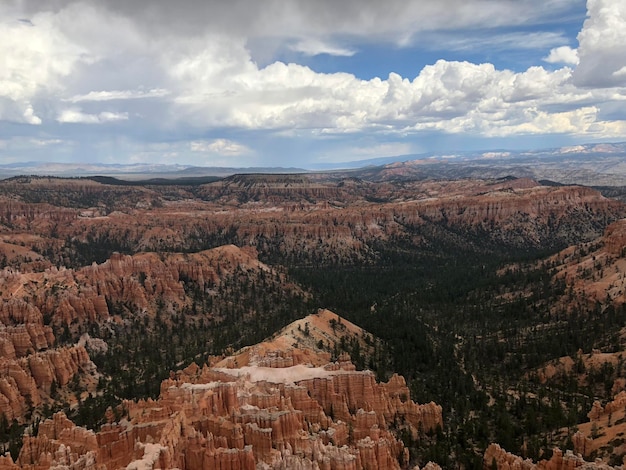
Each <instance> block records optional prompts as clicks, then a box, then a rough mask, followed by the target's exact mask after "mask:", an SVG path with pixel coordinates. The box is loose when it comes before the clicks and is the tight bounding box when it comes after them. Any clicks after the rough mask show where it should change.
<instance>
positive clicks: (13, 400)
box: [0, 297, 97, 422]
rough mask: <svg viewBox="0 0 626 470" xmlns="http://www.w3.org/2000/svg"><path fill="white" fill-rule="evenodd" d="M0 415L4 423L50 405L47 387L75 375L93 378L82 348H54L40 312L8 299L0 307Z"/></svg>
mask: <svg viewBox="0 0 626 470" xmlns="http://www.w3.org/2000/svg"><path fill="white" fill-rule="evenodd" d="M0 351H1V355H0V413H1V414H4V416H5V418H6V419H7V421H9V422H11V421H12V420H13V419H16V420H18V421H19V422H21V421H22V420H23V418H24V416H25V415H26V414H27V413H28V412H30V411H32V409H33V408H37V407H39V406H40V405H41V404H42V403H50V401H51V397H50V392H51V387H52V384H53V383H54V384H55V385H56V386H60V387H63V386H65V385H67V384H68V383H69V382H70V381H71V380H72V379H73V378H74V377H75V376H76V375H77V374H80V375H82V376H90V377H96V375H97V373H96V369H95V365H94V364H93V363H92V362H91V360H90V358H89V355H88V353H87V351H86V349H85V348H84V346H79V345H71V346H63V347H55V338H54V334H53V332H52V329H51V327H50V326H48V325H44V324H43V315H42V313H41V311H40V310H39V309H38V308H37V307H35V306H33V305H32V304H31V303H27V302H26V301H25V300H24V299H20V298H17V297H11V298H9V299H6V300H4V301H3V303H2V305H1V306H0Z"/></svg>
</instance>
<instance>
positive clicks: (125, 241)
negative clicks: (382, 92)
mask: <svg viewBox="0 0 626 470" xmlns="http://www.w3.org/2000/svg"><path fill="white" fill-rule="evenodd" d="M10 190H13V191H15V192H16V194H17V195H19V196H17V195H16V196H14V197H9V196H1V195H0V202H2V203H3V207H4V210H2V211H0V242H4V244H0V258H2V256H5V258H6V263H7V265H9V266H12V267H18V268H20V270H21V271H22V272H26V271H38V270H42V269H45V267H50V266H52V265H57V266H58V265H59V264H63V265H65V266H70V265H71V266H75V267H77V263H81V262H82V263H85V264H89V263H90V262H91V261H89V260H88V258H89V257H90V256H91V257H92V259H93V257H94V256H97V261H99V262H102V261H104V259H105V258H101V256H105V257H109V256H110V253H111V252H112V251H120V252H127V253H136V252H138V251H154V252H158V251H168V252H172V251H202V250H204V249H207V248H210V247H215V246H220V245H225V244H231V243H232V244H236V245H237V246H254V247H256V248H257V250H258V251H259V252H260V253H262V255H263V256H265V257H273V258H276V259H281V260H283V262H285V261H299V262H302V261H306V262H309V263H310V262H316V263H324V262H349V261H355V260H363V259H368V258H371V257H373V256H375V252H374V251H375V250H374V249H373V246H372V245H373V244H374V243H375V242H376V241H380V240H389V239H393V238H397V237H399V238H403V239H410V240H412V243H416V244H420V243H421V244H427V243H429V240H426V239H424V238H423V236H422V235H420V234H421V232H423V231H426V232H430V231H432V230H437V231H438V234H437V237H444V236H448V237H451V239H454V240H457V239H458V235H459V234H463V233H465V234H467V235H469V236H473V237H475V236H480V237H482V238H484V239H485V240H491V241H492V242H496V243H498V244H501V245H503V246H508V247H518V248H529V247H530V248H546V247H560V246H566V245H568V244H571V243H577V242H580V241H582V240H591V239H593V238H595V237H596V236H598V235H599V234H600V233H601V230H602V229H603V228H604V227H605V226H606V225H607V224H608V223H609V222H611V221H614V220H617V219H619V218H620V217H624V216H626V209H625V208H626V206H624V204H621V203H619V202H617V201H613V200H609V199H606V198H604V197H602V196H601V195H600V194H599V193H598V192H596V191H594V190H591V189H589V188H583V187H578V186H567V187H548V186H541V185H539V184H538V183H537V182H535V181H532V180H529V179H513V180H499V181H486V180H463V181H421V182H403V183H393V184H392V183H378V184H375V183H370V182H366V181H361V180H356V179H351V178H344V179H341V180H339V181H336V180H332V179H329V178H328V177H327V178H326V179H322V178H321V177H320V176H319V175H318V176H315V175H310V176H309V175H306V176H305V175H297V176H293V175H239V176H237V177H232V178H230V179H227V180H224V181H220V182H217V183H213V184H209V185H204V186H201V187H198V188H195V189H194V190H193V191H192V190H191V189H189V188H184V187H163V188H158V187H151V188H150V189H149V190H148V189H146V188H136V187H132V188H131V187H123V186H122V187H115V186H106V185H101V184H96V183H93V182H90V183H89V184H88V183H86V182H85V183H84V184H83V185H82V186H80V185H78V186H77V182H74V181H71V180H67V181H66V180H45V179H31V180H29V181H28V182H27V183H26V182H25V183H22V184H17V183H15V182H13V183H7V182H3V183H0V192H3V191H4V192H5V193H10ZM42 193H43V194H47V195H48V196H49V197H48V198H47V199H46V198H44V197H43V196H42V195H41V194H42ZM63 195H65V196H64V197H62V196H63ZM83 199H84V200H87V201H89V202H90V203H91V205H90V206H88V207H84V205H83V206H80V205H78V206H77V205H76V204H77V202H76V201H80V200H83ZM48 200H49V201H53V202H54V203H56V204H57V205H52V204H51V203H50V202H47V201H48ZM27 201H32V202H27ZM44 201H46V202H44ZM73 203H74V205H72V204H73ZM425 228H428V230H426V229H425ZM33 237H35V238H33ZM457 242H458V243H468V241H467V240H457ZM94 246H95V247H97V248H98V249H97V250H95V252H96V254H94V252H93V251H94V250H93V247H94ZM90 249H91V251H90ZM82 250H85V253H83V251H82ZM101 251H102V253H101ZM42 255H45V256H42Z"/></svg>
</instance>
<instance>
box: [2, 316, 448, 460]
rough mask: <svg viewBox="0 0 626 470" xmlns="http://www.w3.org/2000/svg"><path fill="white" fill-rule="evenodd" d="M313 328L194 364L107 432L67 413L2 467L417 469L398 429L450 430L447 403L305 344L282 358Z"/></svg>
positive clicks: (323, 319)
mask: <svg viewBox="0 0 626 470" xmlns="http://www.w3.org/2000/svg"><path fill="white" fill-rule="evenodd" d="M337 318H338V317H337V316H336V315H335V314H333V313H331V312H328V311H325V310H321V311H320V312H319V314H317V315H311V316H310V317H307V318H305V319H303V320H300V321H299V322H304V323H305V324H308V325H310V330H309V334H310V332H311V331H312V330H313V331H316V332H317V334H322V333H330V332H331V331H332V329H333V326H335V329H336V325H334V324H331V323H330V321H329V320H331V319H332V320H335V321H336V320H337ZM339 321H340V322H341V323H342V324H344V325H346V329H350V330H354V331H355V332H356V333H357V334H362V332H361V331H358V330H357V329H358V327H356V326H354V325H352V324H350V323H349V322H346V321H345V320H342V319H339ZM301 324H302V323H297V324H292V325H289V326H288V327H286V328H285V329H284V330H282V331H281V332H280V333H279V334H277V335H276V336H275V337H273V338H272V339H271V340H270V341H269V342H268V343H261V344H259V345H256V346H254V347H251V348H247V349H246V350H244V351H241V352H238V353H237V354H235V355H233V356H232V357H227V358H223V359H221V360H219V361H217V362H216V363H215V365H214V366H209V365H208V364H206V365H204V366H203V367H202V368H200V367H198V366H197V365H195V364H191V365H190V366H188V367H187V368H186V369H184V370H181V371H178V372H177V373H175V374H172V375H171V377H170V378H169V379H167V380H165V381H164V382H163V383H162V384H161V394H160V396H159V398H158V400H147V401H144V400H140V401H138V402H134V401H126V402H125V403H124V409H125V415H126V417H125V418H124V419H123V420H121V421H120V422H118V423H111V424H108V425H105V426H103V428H102V430H101V431H100V432H98V433H96V434H94V433H93V432H91V431H87V430H85V429H82V428H78V427H76V426H74V425H73V424H72V423H71V422H70V421H69V420H67V418H66V417H65V416H64V415H63V414H61V413H59V414H56V415H55V416H54V417H53V419H50V420H47V421H45V422H44V423H43V424H42V425H41V426H40V431H39V435H38V436H37V437H26V438H25V443H24V447H23V449H22V451H21V453H20V455H19V457H18V459H17V461H16V462H15V463H14V462H12V461H11V460H10V458H8V457H4V458H3V459H2V460H0V468H3V469H12V468H37V469H47V468H52V467H54V466H58V465H67V464H70V463H71V464H72V468H73V469H98V470H101V469H109V470H111V469H117V468H181V469H207V470H208V469H214V468H221V469H233V470H234V469H239V470H243V469H250V470H252V469H259V468H265V469H287V468H288V469H328V470H331V469H332V470H335V469H337V470H344V469H354V470H358V469H383V470H384V469H398V468H402V467H406V466H407V465H408V462H409V455H408V450H407V449H406V448H405V447H404V444H403V443H402V441H401V440H399V439H398V438H397V432H399V431H401V430H406V431H408V432H410V433H412V434H413V435H414V437H415V438H416V439H419V438H420V432H425V431H429V430H433V429H435V428H437V427H438V426H441V425H442V415H441V407H440V406H439V405H436V404H435V403H429V404H426V405H419V404H417V403H415V402H413V401H412V400H411V399H410V393H409V390H408V388H407V386H406V383H405V382H404V379H403V378H402V377H399V376H394V377H392V378H391V380H389V382H387V383H377V382H376V380H375V377H374V374H373V373H372V372H370V371H357V370H355V367H354V365H352V364H351V363H350V362H349V360H348V358H347V357H342V358H340V360H339V361H338V362H328V354H327V353H326V352H324V351H319V350H316V349H315V348H314V347H310V346H309V345H308V344H306V343H305V342H304V341H301V342H298V341H297V339H296V340H295V342H294V343H292V344H291V345H290V346H289V347H287V348H283V349H281V354H282V358H283V359H284V360H283V361H276V360H275V358H276V354H275V353H276V351H277V349H276V348H277V345H279V344H284V342H285V340H287V341H294V336H293V335H292V332H293V331H298V326H299V325H301ZM303 349H308V351H307V352H306V353H304V354H303V353H302V351H303ZM311 359H313V360H312V361H311ZM240 362H241V363H240ZM431 467H433V466H432V465H431ZM427 468H430V467H427ZM435 468H436V467H435Z"/></svg>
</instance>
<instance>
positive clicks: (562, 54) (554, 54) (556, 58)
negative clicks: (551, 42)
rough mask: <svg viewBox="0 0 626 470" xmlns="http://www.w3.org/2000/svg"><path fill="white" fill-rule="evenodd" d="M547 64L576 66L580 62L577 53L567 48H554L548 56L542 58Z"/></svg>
mask: <svg viewBox="0 0 626 470" xmlns="http://www.w3.org/2000/svg"><path fill="white" fill-rule="evenodd" d="M543 60H544V61H545V62H548V63H549V64H571V65H577V64H578V62H580V59H579V58H578V51H577V50H576V49H572V48H571V47H569V46H560V47H555V48H554V49H552V50H550V54H548V55H547V56H546V57H544V58H543Z"/></svg>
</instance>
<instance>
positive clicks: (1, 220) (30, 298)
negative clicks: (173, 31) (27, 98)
mask: <svg viewBox="0 0 626 470" xmlns="http://www.w3.org/2000/svg"><path fill="white" fill-rule="evenodd" d="M386 171H387V173H386V175H385V178H383V179H384V181H376V182H373V181H370V180H365V179H359V178H357V177H355V176H350V175H346V174H343V173H341V172H338V173H334V174H333V173H329V174H306V175H300V174H295V175H233V176H230V177H227V178H224V179H221V180H218V181H215V182H209V183H205V184H179V185H177V184H170V183H167V184H162V183H161V184H152V185H151V184H143V183H137V184H125V183H124V182H119V181H117V182H114V183H115V184H106V183H107V181H108V180H107V181H105V180H103V179H101V178H99V179H88V178H72V179H64V178H42V177H16V178H11V179H8V180H4V181H0V269H1V270H0V298H1V300H2V305H1V307H0V323H1V324H0V351H1V354H0V414H2V416H3V419H4V420H6V421H5V423H6V425H3V426H4V428H3V429H7V428H8V427H9V426H10V427H11V429H14V430H15V429H20V430H22V431H26V432H25V434H24V435H23V438H22V441H21V449H12V452H11V455H9V454H6V455H5V456H4V457H0V468H7V469H9V468H32V469H47V468H73V469H88V468H89V469H105V468H106V469H114V468H137V469H139V468H207V469H208V468H224V469H230V468H233V469H234V468H239V469H247V468H267V469H269V468H275V469H279V468H281V469H282V468H295V469H298V468H301V469H316V468H318V469H360V468H372V469H373V468H381V469H385V468H414V467H415V466H422V467H424V468H430V469H436V468H438V465H437V463H440V464H442V466H443V467H446V468H448V467H450V468H452V467H455V468H458V467H457V466H459V467H463V468H469V467H472V468H474V467H476V466H484V467H485V468H494V467H493V465H494V464H495V465H496V467H497V468H501V469H511V468H545V469H555V470H556V469H569V468H578V467H583V466H584V467H585V468H604V467H602V465H605V466H607V465H609V464H610V465H612V466H614V467H615V466H617V465H621V461H619V459H620V458H621V455H622V454H624V453H626V447H624V446H623V442H621V434H620V433H622V434H623V433H624V432H626V429H622V427H623V426H622V425H623V422H624V420H626V418H624V416H622V415H623V409H624V407H623V404H624V398H623V395H620V393H622V394H623V393H624V392H626V379H625V378H624V373H625V372H626V371H623V370H622V363H623V359H622V351H623V347H622V346H623V345H624V342H625V341H626V333H624V332H623V331H621V330H620V328H624V326H623V325H621V323H620V322H621V316H620V315H621V313H620V312H621V310H620V309H622V306H623V305H625V304H626V289H625V288H624V274H625V271H626V263H625V262H624V261H623V260H624V259H625V258H624V247H625V246H626V224H625V223H624V220H623V218H624V217H626V205H624V204H623V203H621V202H619V201H617V200H614V199H610V198H606V197H604V196H602V194H601V193H600V192H598V191H596V190H594V189H591V188H587V187H582V186H563V185H555V184H541V183H538V182H537V181H534V180H532V179H529V178H513V177H506V178H500V179H491V180H489V179H460V180H423V181H415V180H410V179H407V178H404V177H401V175H396V177H394V176H393V167H391V166H390V167H389V168H387V169H386ZM398 171H402V167H401V166H400V167H398ZM108 182H110V181H108ZM545 254H547V256H546V255H545ZM520 259H522V261H520ZM527 260H530V261H527ZM466 284H467V285H468V287H467V288H465V287H464V286H465V285H466ZM463 289H466V290H463ZM455 296H456V297H455ZM325 305H326V306H328V308H329V309H326V308H320V307H321V306H325ZM336 307H337V308H338V309H336ZM509 308H510V311H509V310H507V309H509ZM487 309H491V310H487ZM516 309H517V310H516ZM522 309H523V310H522ZM331 310H333V311H336V312H338V313H339V314H337V313H333V312H332V311H331ZM311 311H315V313H313V314H311ZM581 312H582V313H581ZM346 314H348V315H351V316H350V317H349V318H348V317H347V316H346ZM507 315H509V316H507ZM533 315H536V317H533ZM603 315H605V316H606V317H610V318H611V320H610V321H611V322H612V323H607V324H605V323H606V322H605V321H604V319H603ZM350 320H358V321H350ZM584 321H588V322H591V323H593V322H595V323H593V325H594V330H593V331H594V334H596V332H597V335H598V338H597V340H596V339H593V338H591V337H589V338H583V339H584V341H583V340H580V341H579V342H580V345H577V346H576V347H577V350H579V353H574V352H572V348H573V346H571V345H569V344H568V345H567V348H566V347H565V346H563V347H561V348H557V347H556V344H557V343H558V342H559V341H561V340H557V339H558V338H561V337H568V335H569V336H571V335H570V334H569V333H568V332H567V331H569V330H567V331H566V329H565V328H564V327H565V326H567V328H574V326H575V325H577V323H576V322H581V323H580V324H583V322H584ZM360 322H363V324H364V326H366V327H367V329H368V330H369V331H365V330H364V329H362V328H360V327H358V326H356V324H357V323H360ZM591 323H590V324H591ZM285 325H287V326H285ZM617 325H621V326H619V327H618V326H617ZM374 329H375V331H374ZM559 331H560V333H559ZM274 332H276V333H274ZM550 335H554V336H553V337H551V336H550ZM558 335H561V336H558ZM579 335H580V336H581V337H582V336H584V335H582V334H580V333H579ZM588 336H589V335H588ZM557 337H558V338H557ZM264 338H265V339H264ZM511 338H512V339H511ZM592 339H593V340H592ZM533 341H535V342H537V344H538V345H539V346H541V347H543V348H544V349H546V351H545V353H542V354H543V355H541V356H538V355H537V353H535V351H534V350H533V348H535V346H533V344H534V343H533ZM563 341H565V340H563ZM544 343H545V345H544ZM576 344H578V343H576ZM507 348H508V349H507ZM515 348H517V349H515ZM524 348H526V349H524ZM564 349H567V354H569V355H567V354H558V352H560V351H561V350H564ZM476 351H479V352H480V354H485V355H489V354H490V355H491V356H484V357H489V361H493V360H492V358H493V357H501V358H502V361H501V364H499V363H498V360H495V361H493V364H488V366H490V367H492V368H493V369H492V370H489V369H488V368H485V365H484V362H485V361H484V359H481V358H477V357H476V354H478V353H477V352H476ZM542 351H543V350H542ZM574 351H575V350H574ZM498 355H500V356H498ZM535 356H537V357H535ZM516 357H517V358H522V359H520V360H518V359H515V358H516ZM516 361H517V362H516ZM510 364H521V365H518V366H516V367H520V370H519V375H517V376H511V377H506V375H507V372H506V370H507V369H506V368H507V367H510ZM605 364H610V366H611V367H612V369H611V370H610V371H609V370H608V367H609V366H608V365H605ZM499 366H501V367H502V369H498V367H499ZM603 368H604V369H603ZM368 369H369V370H368ZM396 369H399V370H400V371H402V372H403V373H404V374H405V376H404V377H403V376H402V375H399V374H397V373H395V372H398V370H396ZM498 370H499V371H500V372H498ZM515 370H516V371H517V369H515ZM600 370H602V371H604V372H606V374H605V375H606V377H604V376H603V378H602V380H600V379H599V378H598V377H599V374H600V372H599V371H600ZM573 371H577V372H576V373H577V374H578V375H577V376H576V377H577V378H575V379H573V378H570V377H573V374H574V372H573ZM609 372H610V373H609ZM516 373H517V372H516ZM464 380H466V382H465V383H463V381H464ZM503 380H507V381H508V382H507V383H508V385H506V384H505V383H504V382H499V381H503ZM520 380H521V381H523V382H524V384H523V385H520V386H519V387H520V388H519V389H518V388H516V387H517V385H515V384H516V383H519V382H520ZM572 381H576V384H577V385H576V387H578V388H576V390H573V391H570V390H569V389H566V387H570V386H571V383H572ZM429 382H432V383H429ZM526 382H528V383H526ZM609 382H610V383H609ZM605 383H606V384H607V385H606V386H605ZM159 384H160V385H159ZM526 387H531V388H532V389H533V391H530V390H528V389H526ZM533 387H535V388H536V391H535V388H533ZM551 388H556V389H558V390H560V392H559V393H560V395H559V394H556V395H555V396H557V397H559V398H550V395H549V394H550V393H552V391H551ZM453 390H456V392H455V394H452V391H453ZM440 393H447V394H448V395H446V397H447V398H446V399H447V400H450V399H453V400H457V401H455V402H454V403H453V404H451V403H450V402H446V401H443V400H444V397H443V396H441V397H440V396H439V395H438V394H440ZM543 393H547V394H548V398H545V397H543V398H538V397H540V394H543ZM416 396H418V397H419V399H417V398H415V397H416ZM580 396H584V398H585V400H587V399H588V398H589V399H590V398H591V397H595V398H598V399H597V400H595V401H596V402H597V404H593V405H592V403H591V402H587V401H584V400H582V399H580V400H579V401H576V400H578V397H580ZM411 397H414V398H413V399H411ZM464 397H467V398H464ZM470 397H471V400H473V402H471V403H467V402H464V401H463V400H464V399H465V400H470ZM413 400H416V401H420V402H422V403H426V404H422V405H420V404H417V403H416V401H413ZM483 400H484V403H490V404H489V405H487V404H482V403H483ZM498 400H499V401H498ZM520 400H527V402H528V403H533V404H534V405H533V406H535V407H536V409H537V410H540V411H537V413H543V411H541V410H547V409H548V408H549V407H552V408H555V407H557V406H558V408H559V409H560V410H561V411H562V413H561V414H563V413H566V412H568V409H569V408H570V407H572V409H574V410H577V411H576V412H577V413H578V415H582V413H583V409H584V414H587V413H590V416H589V417H588V418H587V419H588V421H587V422H584V420H583V419H579V420H577V421H576V430H575V432H574V431H573V429H574V425H573V424H572V423H573V420H574V417H573V415H572V417H571V418H569V417H568V418H567V422H568V425H567V427H563V423H565V417H563V416H561V417H558V419H557V418H555V423H561V424H559V425H558V426H557V424H554V425H552V424H550V423H549V420H548V419H547V418H546V419H543V418H541V419H538V420H537V421H538V422H540V423H541V426H544V427H545V429H544V428H541V430H540V431H535V432H534V434H532V433H530V432H529V433H528V434H524V431H522V430H520V431H516V432H513V431H512V430H511V428H510V427H507V426H504V425H503V424H502V423H503V421H505V420H504V418H502V416H500V415H498V414H497V413H500V411H497V413H496V411H494V410H500V408H502V409H504V410H505V412H506V413H510V414H511V416H513V413H514V411H515V409H516V407H520V406H522V405H520V403H519V401H520ZM557 403H558V405H557ZM572 403H574V405H572ZM612 403H613V404H612ZM523 406H527V403H526V404H523ZM499 407H500V408H499ZM533 412H535V411H533ZM546 413H547V411H546ZM555 413H556V412H555ZM572 413H573V412H572ZM507 419H509V418H507ZM511 419H520V423H524V424H523V425H524V426H526V425H528V422H527V418H526V417H524V416H523V415H522V418H517V417H514V418H511ZM576 419H578V417H577V418H576ZM480 420H482V421H480ZM559 420H560V421H559ZM485 421H487V422H488V423H489V424H483V422H485ZM505 424H506V423H505ZM515 424H516V425H519V426H522V424H519V423H517V422H516V423H515ZM498 426H502V429H504V428H506V429H509V431H510V432H511V434H512V436H513V438H512V440H511V439H509V440H507V439H505V438H503V437H501V436H500V435H499V429H500V428H499V427H498ZM551 426H552V427H551ZM520 429H522V428H520ZM548 429H549V432H548ZM7 435H8V432H7ZM457 435H458V436H463V437H458V438H457V437H456V436H457ZM548 435H549V436H550V442H549V443H548V441H547V437H545V436H548ZM538 436H542V438H544V439H546V442H545V443H543V444H541V449H539V447H538V446H539V444H537V442H538V441H537V439H539V437H538ZM14 437H15V436H14ZM14 437H12V439H14ZM5 439H6V438H5ZM532 439H535V440H534V441H532ZM14 440H15V439H14ZM494 441H496V442H497V443H496V442H494ZM7 442H8V441H7V440H5V446H4V449H5V451H6V450H7ZM529 442H530V443H531V444H532V445H530V444H529ZM445 446H448V447H445ZM533 446H534V447H533ZM558 446H561V448H563V451H561V450H559V449H558V448H557V447H558ZM529 447H533V449H531V450H529ZM565 447H567V448H565ZM17 450H19V452H18V451H17ZM516 454H518V455H522V456H518V455H516ZM531 457H532V459H531ZM596 458H599V459H602V461H600V460H598V461H597V462H595V461H594V459H596ZM453 459H457V460H456V461H454V460H453ZM461 459H464V460H461ZM435 461H436V462H437V463H435ZM453 462H454V463H453ZM461 462H462V463H461Z"/></svg>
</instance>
